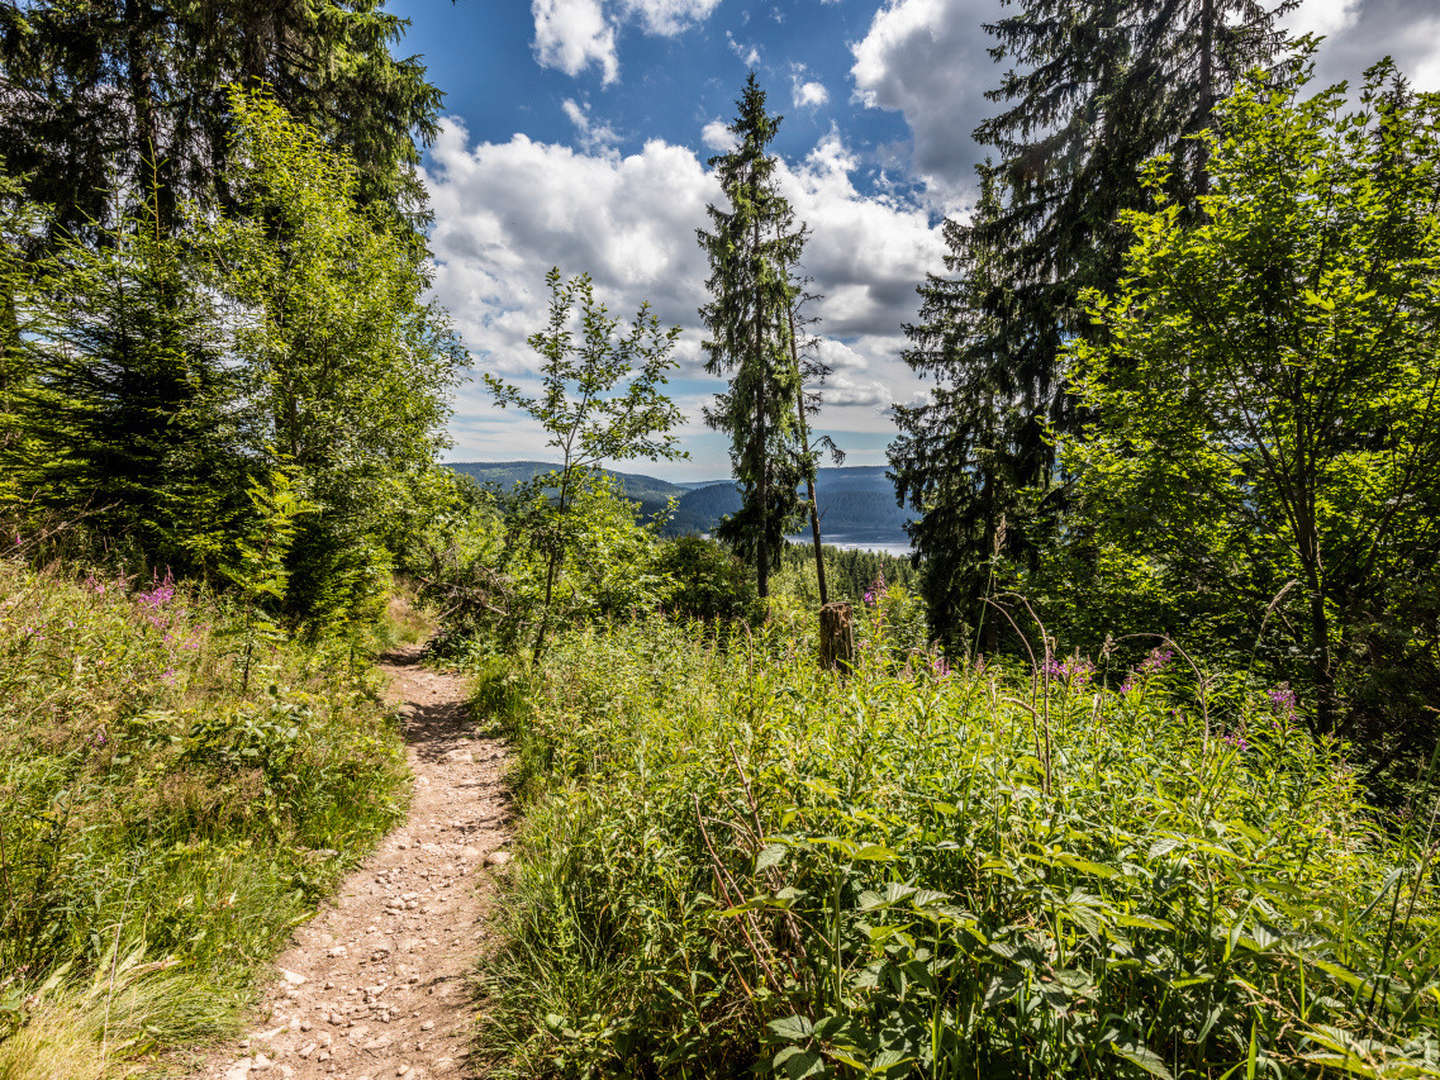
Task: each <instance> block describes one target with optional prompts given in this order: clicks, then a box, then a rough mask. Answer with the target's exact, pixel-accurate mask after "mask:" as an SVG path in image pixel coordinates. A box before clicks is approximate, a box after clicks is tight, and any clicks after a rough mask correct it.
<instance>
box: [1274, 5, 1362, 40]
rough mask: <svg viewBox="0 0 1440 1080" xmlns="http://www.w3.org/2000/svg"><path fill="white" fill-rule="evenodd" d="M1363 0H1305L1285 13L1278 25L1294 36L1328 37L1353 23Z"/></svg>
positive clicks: (1357, 16)
mask: <svg viewBox="0 0 1440 1080" xmlns="http://www.w3.org/2000/svg"><path fill="white" fill-rule="evenodd" d="M1363 4H1364V0H1307V2H1305V3H1302V4H1301V5H1300V6H1299V7H1297V8H1295V9H1294V10H1293V11H1291V12H1289V13H1288V14H1286V15H1285V17H1284V18H1282V19H1281V20H1280V25H1281V26H1283V27H1285V29H1287V30H1289V31H1290V32H1291V33H1292V34H1294V35H1295V36H1297V37H1298V36H1300V35H1301V34H1319V35H1322V36H1324V37H1329V36H1330V35H1332V34H1338V33H1341V32H1342V31H1344V30H1348V29H1349V28H1350V27H1351V26H1354V25H1355V22H1356V20H1358V19H1359V18H1360V9H1361V7H1362V6H1363Z"/></svg>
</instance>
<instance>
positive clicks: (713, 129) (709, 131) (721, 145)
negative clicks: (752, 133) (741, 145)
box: [700, 120, 735, 154]
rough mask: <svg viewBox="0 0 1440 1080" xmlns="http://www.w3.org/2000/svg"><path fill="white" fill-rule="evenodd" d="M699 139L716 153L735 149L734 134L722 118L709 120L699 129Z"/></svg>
mask: <svg viewBox="0 0 1440 1080" xmlns="http://www.w3.org/2000/svg"><path fill="white" fill-rule="evenodd" d="M700 141H701V142H702V143H704V144H705V145H706V146H708V147H709V148H710V149H711V150H714V151H715V152H716V153H717V154H724V153H727V152H729V151H731V150H734V149H735V135H734V134H733V133H732V132H731V130H730V127H729V125H728V124H726V123H725V121H724V120H711V121H710V122H709V123H707V124H706V125H705V126H704V127H703V128H702V129H701V131H700Z"/></svg>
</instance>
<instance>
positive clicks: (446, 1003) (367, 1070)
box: [193, 645, 509, 1080]
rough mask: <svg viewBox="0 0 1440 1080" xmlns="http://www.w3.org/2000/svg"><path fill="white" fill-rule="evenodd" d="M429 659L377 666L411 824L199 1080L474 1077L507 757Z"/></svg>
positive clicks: (346, 889)
mask: <svg viewBox="0 0 1440 1080" xmlns="http://www.w3.org/2000/svg"><path fill="white" fill-rule="evenodd" d="M420 654H421V646H419V645H412V646H407V647H404V648H401V649H398V650H396V651H394V652H392V653H391V654H389V655H388V656H386V657H384V658H383V659H382V661H381V663H380V668H381V670H382V671H384V672H385V673H386V675H388V676H389V678H390V690H389V696H390V698H391V699H392V700H394V701H396V702H398V703H399V704H400V706H401V717H402V722H403V724H404V734H405V743H406V748H407V750H406V756H407V758H408V760H409V763H410V769H411V771H412V772H413V773H414V774H415V781H414V784H415V786H414V794H413V797H412V799H411V803H410V809H409V813H408V815H407V817H406V820H405V821H404V823H403V824H401V825H399V826H397V827H396V828H395V830H394V831H393V832H391V833H390V834H389V835H388V836H386V837H385V839H384V840H383V841H381V843H380V846H379V847H378V848H377V849H376V850H375V852H374V853H373V854H372V855H371V856H370V857H369V858H368V859H366V860H365V862H364V863H363V864H362V865H361V866H360V867H358V868H357V869H356V870H355V871H354V872H353V873H351V874H350V876H349V877H347V878H346V879H345V881H344V883H343V884H342V885H341V887H340V889H339V891H338V892H337V893H336V895H335V896H334V897H333V898H332V899H331V900H330V901H328V902H326V903H325V904H323V905H322V906H321V908H320V910H319V912H318V913H317V914H316V915H315V917H314V918H313V919H311V920H310V921H309V922H307V923H305V924H304V925H302V926H300V927H299V928H297V930H296V932H295V936H294V939H293V943H292V944H291V946H290V948H288V949H287V950H286V951H285V952H283V953H282V954H281V955H280V956H279V957H277V958H276V961H275V964H276V967H277V968H278V977H277V979H276V981H275V983H274V984H273V985H272V986H271V987H269V988H268V989H267V990H266V992H265V994H264V996H263V998H262V1000H261V1003H260V1007H259V1015H260V1016H261V1017H263V1018H267V1019H264V1020H263V1021H262V1022H261V1023H260V1024H259V1026H257V1027H255V1028H253V1029H252V1030H251V1031H250V1032H249V1033H248V1034H247V1035H246V1036H245V1037H243V1038H241V1039H239V1040H236V1041H234V1042H231V1043H229V1044H226V1045H224V1046H222V1047H219V1048H217V1049H216V1050H215V1051H214V1052H213V1053H211V1054H210V1056H209V1058H208V1060H207V1063H206V1064H205V1065H204V1066H203V1067H202V1068H200V1069H199V1070H198V1071H196V1072H195V1073H194V1074H193V1078H194V1080H250V1078H253V1080H281V1078H285V1080H381V1078H382V1077H385V1078H392V1077H394V1078H403V1080H441V1078H459V1077H464V1076H466V1075H468V1073H467V1070H466V1067H465V1058H466V1053H467V1044H468V1039H469V1034H470V1026H471V1025H470V1020H471V1008H470V1002H471V994H470V991H469V988H468V986H467V977H468V975H469V973H470V972H471V971H472V970H473V968H474V965H475V960H476V957H477V956H478V955H479V953H480V952H481V948H482V942H483V941H484V940H485V938H486V937H487V936H488V930H487V928H486V916H487V914H488V911H489V909H490V908H491V906H492V904H493V899H494V895H495V892H496V882H495V879H494V873H495V872H496V871H497V870H501V869H503V867H504V865H505V863H506V862H507V861H508V858H509V855H508V852H506V851H505V850H504V848H503V845H504V844H505V843H506V842H507V841H508V839H509V827H508V823H509V800H508V797H507V794H506V790H505V786H504V782H503V780H504V767H505V760H504V759H505V749H504V746H503V744H502V743H501V742H500V741H499V740H496V739H491V738H477V737H475V736H474V735H473V733H472V728H473V727H474V725H473V723H472V722H471V720H470V717H469V714H468V711H467V708H466V694H465V689H466V688H465V680H464V678H463V677H461V676H458V675H453V674H450V673H446V672H437V671H430V670H428V669H426V668H424V667H422V666H421V665H420Z"/></svg>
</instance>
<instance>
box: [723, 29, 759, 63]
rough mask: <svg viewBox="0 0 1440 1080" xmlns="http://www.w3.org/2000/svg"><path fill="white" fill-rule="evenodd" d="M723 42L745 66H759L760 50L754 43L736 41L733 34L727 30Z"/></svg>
mask: <svg viewBox="0 0 1440 1080" xmlns="http://www.w3.org/2000/svg"><path fill="white" fill-rule="evenodd" d="M725 43H726V44H727V45H729V46H730V51H731V52H733V53H734V54H735V55H736V56H737V57H738V58H739V60H740V62H741V63H742V64H744V65H745V66H746V67H752V68H753V67H759V65H760V50H759V49H758V48H756V47H755V46H754V45H746V44H745V43H743V42H740V41H737V40H736V39H735V35H734V34H732V33H731V32H730V31H729V30H726V31H725Z"/></svg>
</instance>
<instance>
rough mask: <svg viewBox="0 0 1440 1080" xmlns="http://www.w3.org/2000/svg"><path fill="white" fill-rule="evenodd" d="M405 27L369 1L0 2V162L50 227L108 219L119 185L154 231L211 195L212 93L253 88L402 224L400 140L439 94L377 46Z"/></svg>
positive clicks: (218, 193) (411, 183) (407, 182)
mask: <svg viewBox="0 0 1440 1080" xmlns="http://www.w3.org/2000/svg"><path fill="white" fill-rule="evenodd" d="M406 25H407V22H406V20H404V19H403V18H401V17H400V16H398V15H393V14H391V13H389V12H387V11H385V10H384V0H266V2H264V3H255V2H253V0H210V2H207V3H202V4H196V3H182V2H180V0H144V2H142V0H37V2H34V3H23V4H22V3H14V2H0V159H3V160H4V161H5V163H6V164H7V165H8V167H9V168H10V170H11V173H12V175H14V176H19V177H23V178H24V184H25V189H26V194H27V195H28V196H29V197H30V198H31V199H33V200H35V201H37V202H39V203H42V204H44V205H47V206H49V207H52V208H53V210H54V214H55V217H54V225H55V226H56V227H57V228H58V229H60V230H64V231H70V232H74V231H76V230H84V229H86V228H88V227H90V226H93V225H99V226H101V227H114V226H116V225H117V223H118V218H117V216H116V214H117V213H118V215H119V216H122V217H123V216H124V215H125V214H128V213H130V212H133V211H134V210H135V209H136V207H135V206H133V205H126V204H125V203H124V202H123V201H117V200H115V199H114V198H113V197H112V196H113V194H114V193H115V192H117V191H123V192H129V193H132V194H134V195H136V196H137V197H139V198H145V199H146V200H147V201H149V196H150V194H151V193H152V192H153V193H154V194H155V201H154V207H153V209H154V210H155V211H157V212H158V213H159V216H160V218H161V224H162V228H163V229H164V230H165V231H169V228H170V226H171V225H173V224H174V223H175V221H176V211H177V207H178V205H179V203H180V201H181V200H183V199H187V198H189V199H195V200H198V201H199V202H200V203H201V204H202V205H205V206H207V207H214V206H220V207H224V206H225V205H227V203H228V199H227V194H228V193H227V189H226V185H225V179H224V164H225V161H226V156H227V140H228V138H229V134H230V130H231V121H232V117H231V115H230V112H229V108H228V100H227V98H226V88H227V87H228V86H231V85H235V84H238V85H241V86H244V87H248V88H252V89H253V88H260V87H264V88H265V89H266V91H267V92H268V93H270V94H271V95H272V96H273V97H274V98H275V99H276V100H277V101H278V102H280V104H281V105H283V106H284V107H285V109H286V110H287V111H288V112H289V113H290V114H291V115H292V116H294V117H295V118H296V119H297V120H299V121H301V122H302V123H304V124H306V125H307V126H309V127H310V128H312V129H314V130H315V131H318V132H320V133H321V134H322V135H323V136H324V137H325V138H326V139H327V141H329V142H330V143H331V145H332V146H335V147H336V148H337V149H340V150H343V151H344V152H346V153H347V154H348V155H350V156H351V157H352V158H353V159H354V160H355V162H356V163H357V165H358V167H359V170H360V187H359V194H360V197H361V201H362V202H363V203H367V204H368V203H377V204H379V205H381V206H384V207H388V208H390V209H391V210H392V212H393V213H395V214H396V215H397V216H399V217H402V218H404V219H406V220H408V221H409V223H410V224H411V225H412V226H414V227H415V228H417V229H418V228H419V227H421V226H423V224H424V220H425V197H424V192H423V189H422V188H421V186H420V184H419V181H418V179H417V178H416V176H415V175H414V172H413V170H412V169H411V168H410V167H411V166H412V165H416V164H418V163H419V152H418V150H417V149H416V147H415V143H414V136H415V135H416V134H418V135H419V136H420V137H421V138H422V139H428V138H429V137H430V136H431V135H433V134H434V132H435V130H436V118H437V114H438V110H439V106H440V100H441V94H440V91H439V90H437V89H436V88H435V87H434V86H432V85H431V84H430V83H429V81H428V80H427V79H426V77H425V68H424V65H423V64H422V63H421V62H420V61H419V60H418V59H416V58H409V59H402V58H397V57H395V56H392V54H391V51H390V50H391V46H392V45H394V44H395V43H396V42H398V41H399V40H400V38H401V36H402V35H403V33H404V30H405V27H406ZM416 242H417V243H418V242H419V235H418V232H417V235H416Z"/></svg>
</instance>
